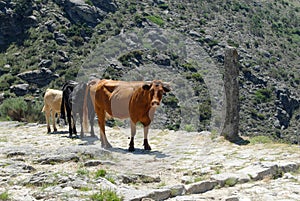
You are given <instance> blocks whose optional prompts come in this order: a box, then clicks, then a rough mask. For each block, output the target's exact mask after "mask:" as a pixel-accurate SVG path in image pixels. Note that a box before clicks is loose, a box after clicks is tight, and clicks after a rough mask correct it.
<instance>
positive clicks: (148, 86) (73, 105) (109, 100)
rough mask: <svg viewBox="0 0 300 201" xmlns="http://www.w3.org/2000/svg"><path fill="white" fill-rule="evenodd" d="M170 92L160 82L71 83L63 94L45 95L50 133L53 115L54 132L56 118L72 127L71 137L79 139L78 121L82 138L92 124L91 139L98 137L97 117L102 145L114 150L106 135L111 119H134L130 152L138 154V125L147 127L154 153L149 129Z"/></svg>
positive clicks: (97, 81)
mask: <svg viewBox="0 0 300 201" xmlns="http://www.w3.org/2000/svg"><path fill="white" fill-rule="evenodd" d="M169 91H170V86H169V84H167V83H164V82H162V81H160V80H153V81H150V82H146V81H133V82H125V81H118V80H106V79H104V80H100V79H94V80H91V81H89V82H88V83H85V82H80V83H78V82H75V81H67V82H66V83H65V84H64V85H63V87H62V90H55V89H47V90H46V93H45V95H44V107H43V109H42V111H43V112H45V116H46V121H47V130H48V133H49V132H51V128H50V115H51V116H52V123H53V129H54V131H57V128H56V125H55V115H56V114H58V115H59V114H60V118H61V119H63V120H64V121H65V122H68V125H69V136H70V137H72V135H73V134H75V135H77V131H76V121H77V117H79V120H80V126H81V131H80V136H81V137H83V136H84V130H86V128H87V125H88V121H89V123H90V127H91V136H95V133H94V119H95V114H97V117H98V118H97V120H98V125H99V128H100V140H101V145H102V147H104V148H110V147H111V145H110V143H109V142H108V140H107V138H106V134H105V121H106V119H107V118H109V117H116V118H119V119H125V118H130V125H131V139H130V143H129V151H134V150H135V148H134V137H135V134H136V124H137V123H138V122H140V123H142V124H143V126H144V149H145V150H151V147H150V145H149V143H148V131H149V125H150V123H151V121H152V120H153V117H154V113H155V109H156V107H157V106H159V105H160V102H161V100H162V97H163V95H164V94H165V93H167V92H169Z"/></svg>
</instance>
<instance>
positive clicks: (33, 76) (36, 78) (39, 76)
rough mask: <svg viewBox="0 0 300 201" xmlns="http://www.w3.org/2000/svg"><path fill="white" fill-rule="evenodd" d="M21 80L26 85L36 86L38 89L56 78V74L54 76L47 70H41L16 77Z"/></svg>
mask: <svg viewBox="0 0 300 201" xmlns="http://www.w3.org/2000/svg"><path fill="white" fill-rule="evenodd" d="M17 76H18V77H19V78H21V79H22V80H25V81H27V82H28V83H33V84H37V85H38V86H39V87H43V86H46V85H47V84H49V83H50V82H51V81H52V80H54V79H56V78H58V77H59V76H58V75H57V74H54V73H53V72H52V71H51V70H49V69H47V68H41V69H39V70H33V71H27V72H23V73H20V74H18V75H17Z"/></svg>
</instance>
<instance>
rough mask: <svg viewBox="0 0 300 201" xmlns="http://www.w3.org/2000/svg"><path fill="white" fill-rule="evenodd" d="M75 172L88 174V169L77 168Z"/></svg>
mask: <svg viewBox="0 0 300 201" xmlns="http://www.w3.org/2000/svg"><path fill="white" fill-rule="evenodd" d="M76 173H77V174H78V175H89V171H88V170H87V169H78V170H77V171H76Z"/></svg>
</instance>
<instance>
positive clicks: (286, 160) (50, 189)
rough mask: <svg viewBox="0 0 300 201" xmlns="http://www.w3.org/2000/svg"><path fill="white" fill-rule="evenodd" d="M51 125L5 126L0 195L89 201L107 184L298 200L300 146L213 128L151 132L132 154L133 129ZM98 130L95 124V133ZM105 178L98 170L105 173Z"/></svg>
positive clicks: (156, 194)
mask: <svg viewBox="0 0 300 201" xmlns="http://www.w3.org/2000/svg"><path fill="white" fill-rule="evenodd" d="M46 130H47V129H46V126H45V125H37V124H25V125H22V124H20V123H17V122H1V123H0V194H1V193H4V192H6V193H8V194H9V198H10V199H11V200H90V196H91V195H93V194H95V193H97V192H100V190H101V189H111V190H113V191H116V192H117V193H118V194H119V195H120V196H122V197H123V199H124V200H142V199H145V198H149V199H150V200H151V199H153V200H179V201H181V200H182V201H183V200H227V201H229V200H241V201H242V200H300V170H299V167H300V160H299V159H300V147H299V146H297V145H287V144H250V145H247V146H237V145H234V144H231V143H229V142H227V141H224V140H223V139H222V138H220V137H215V136H214V135H213V134H211V133H209V132H201V133H196V132H184V131H177V132H174V131H169V130H150V140H149V142H150V145H151V146H152V151H150V152H149V151H144V150H143V149H142V147H143V146H142V143H143V134H142V130H143V129H142V128H139V129H138V131H137V136H136V140H135V146H136V149H137V150H136V151H135V152H133V153H130V152H128V151H127V148H128V144H129V139H128V137H129V134H130V130H129V129H123V128H109V127H107V137H108V140H109V141H110V143H111V144H112V146H113V148H112V149H109V150H104V149H102V148H101V144H100V142H99V139H98V138H92V137H89V134H88V133H86V137H85V138H83V139H70V138H68V137H67V136H68V134H67V131H66V130H67V129H66V128H61V129H60V131H59V132H58V133H52V134H46ZM98 132H99V131H98V130H97V129H96V133H98ZM101 171H102V172H105V175H102V176H99V175H97V174H98V173H99V172H101Z"/></svg>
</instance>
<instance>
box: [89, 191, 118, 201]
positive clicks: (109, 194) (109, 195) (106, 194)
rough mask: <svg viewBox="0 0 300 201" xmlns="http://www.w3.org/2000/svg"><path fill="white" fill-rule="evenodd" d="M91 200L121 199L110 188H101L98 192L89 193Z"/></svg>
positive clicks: (116, 200) (114, 200)
mask: <svg viewBox="0 0 300 201" xmlns="http://www.w3.org/2000/svg"><path fill="white" fill-rule="evenodd" d="M90 198H91V200H93V201H121V200H123V198H122V197H119V196H118V195H117V193H116V192H114V191H112V190H101V191H100V193H95V194H93V195H91V197H90Z"/></svg>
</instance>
